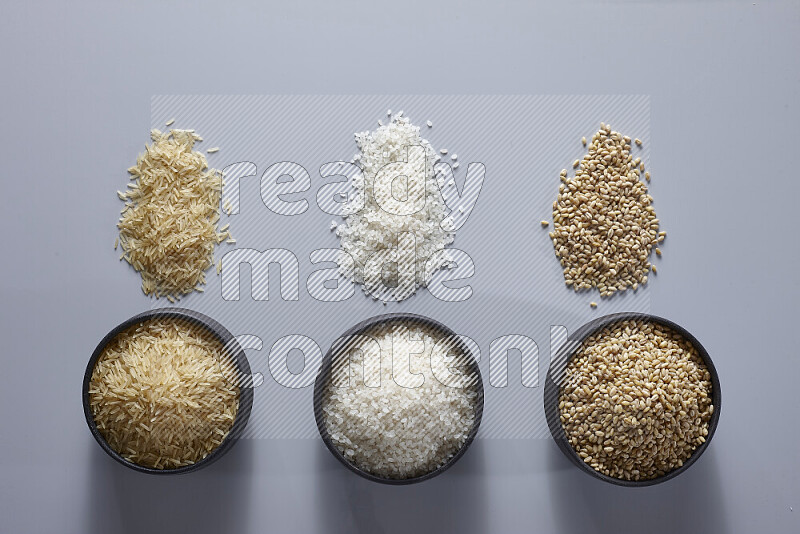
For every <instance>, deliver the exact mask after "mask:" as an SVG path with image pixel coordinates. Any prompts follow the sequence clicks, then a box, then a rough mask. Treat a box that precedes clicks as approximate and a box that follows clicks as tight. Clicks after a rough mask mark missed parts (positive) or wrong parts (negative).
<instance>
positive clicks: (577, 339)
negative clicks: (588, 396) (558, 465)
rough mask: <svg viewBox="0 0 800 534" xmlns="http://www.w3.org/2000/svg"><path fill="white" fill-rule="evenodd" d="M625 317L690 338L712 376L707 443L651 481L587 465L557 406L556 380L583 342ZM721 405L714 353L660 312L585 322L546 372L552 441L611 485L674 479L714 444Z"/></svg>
mask: <svg viewBox="0 0 800 534" xmlns="http://www.w3.org/2000/svg"><path fill="white" fill-rule="evenodd" d="M626 320H642V321H650V322H653V323H656V324H660V325H662V326H666V327H668V328H671V329H672V330H674V331H675V332H677V333H678V334H680V335H681V336H683V337H684V338H685V339H686V340H687V341H689V342H690V343H691V344H692V345H693V346H694V347H695V348H696V349H697V352H698V355H699V356H700V358H701V359H702V360H703V363H704V364H705V365H706V368H707V369H708V372H709V375H710V376H711V400H712V402H713V403H714V413H712V414H711V419H710V420H709V422H708V435H707V436H706V440H705V442H704V443H702V444H700V446H698V447H697V448H695V450H694V451H693V452H692V455H691V456H690V457H689V458H687V459H686V461H684V462H683V465H681V466H680V467H678V468H676V469H673V470H672V471H670V472H668V473H666V474H664V475H662V476H660V477H656V478H651V479H648V480H623V479H620V478H615V477H611V476H608V475H605V474H603V473H600V472H599V471H596V470H595V469H594V468H592V467H591V466H589V465H587V464H586V462H584V461H583V460H581V458H580V456H578V453H577V452H576V451H575V449H574V448H573V447H572V445H570V443H569V442H568V441H567V437H566V433H565V432H564V428H563V426H562V424H561V417H560V413H559V409H558V399H559V396H560V386H557V385H556V384H557V380H558V381H560V379H561V378H563V372H564V370H565V369H566V367H567V364H568V363H569V362H570V360H572V358H573V357H574V356H575V353H576V351H577V349H578V348H579V347H580V346H581V344H582V343H583V342H584V341H585V340H586V339H587V338H588V337H590V336H591V335H592V334H594V333H596V332H599V331H600V330H602V329H604V328H606V327H608V326H610V325H612V324H616V323H619V322H622V321H626ZM555 373H558V376H554V374H555ZM721 408H722V391H721V388H720V382H719V375H718V373H717V369H716V367H715V366H714V362H713V361H712V360H711V356H710V355H709V354H708V351H707V350H706V349H705V347H703V345H702V344H701V343H700V341H698V340H697V338H696V337H695V336H694V335H692V333H691V332H689V331H688V330H686V329H685V328H684V327H682V326H681V325H679V324H677V323H675V322H673V321H670V320H669V319H665V318H663V317H659V316H657V315H652V314H649V313H641V312H621V313H612V314H609V315H603V316H602V317H597V318H595V319H592V320H591V321H589V322H587V323H585V324H584V325H583V326H581V327H580V328H578V330H576V331H575V333H574V334H572V335H570V336H568V339H567V340H566V341H565V342H564V344H563V345H562V346H561V347H560V348H559V349H558V350H557V351H556V355H555V357H551V358H550V366H549V368H548V371H547V376H546V379H545V389H544V409H545V417H546V419H547V426H548V427H549V429H550V434H551V436H552V437H553V440H554V441H555V442H556V445H558V448H559V449H560V450H561V452H562V453H564V455H565V456H566V457H567V458H569V459H570V461H572V463H574V464H575V465H576V466H578V467H579V468H580V469H581V471H583V472H584V473H587V474H589V475H591V476H593V477H594V478H598V479H600V480H603V481H605V482H608V483H610V484H615V485H618V486H625V487H645V486H653V485H655V484H661V483H662V482H666V481H667V480H671V479H673V478H675V477H677V476H678V475H680V474H681V473H683V472H684V471H686V470H687V469H689V467H691V466H692V464H694V463H695V462H696V461H697V459H698V458H699V457H700V456H701V455H702V454H703V453H704V452H705V450H706V449H707V448H708V444H709V443H711V438H713V437H714V433H715V432H716V430H717V425H718V424H719V417H720V411H721Z"/></svg>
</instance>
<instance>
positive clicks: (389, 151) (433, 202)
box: [336, 112, 455, 301]
mask: <svg viewBox="0 0 800 534" xmlns="http://www.w3.org/2000/svg"><path fill="white" fill-rule="evenodd" d="M419 130H420V129H419V127H418V126H414V125H413V124H411V122H410V121H409V119H408V118H407V117H404V116H403V115H402V112H399V113H397V114H396V115H394V117H393V118H392V119H391V121H390V122H389V123H388V124H385V125H382V126H380V127H379V128H378V129H377V130H375V131H374V132H370V131H367V132H362V133H356V134H355V139H356V145H357V146H358V148H359V150H360V152H359V154H357V155H356V157H355V158H354V161H355V162H357V163H358V164H359V165H360V166H361V168H362V170H363V183H362V181H360V180H357V179H355V178H353V179H351V185H352V186H353V187H354V188H355V190H356V194H355V195H354V198H351V199H350V200H349V202H348V203H347V205H346V206H345V224H342V225H339V226H338V227H337V228H336V235H337V236H339V239H340V245H341V254H342V255H343V256H344V255H349V256H350V257H352V259H353V260H355V263H356V268H355V269H354V270H353V269H350V268H348V267H349V266H350V265H352V262H350V261H348V260H349V258H347V257H343V258H341V259H340V261H339V265H340V269H341V272H342V274H344V275H345V276H352V277H353V278H354V279H355V281H356V282H357V283H359V284H365V281H366V283H367V284H368V285H375V284H374V281H380V280H381V278H380V277H381V272H380V270H381V269H380V265H378V266H374V265H373V266H371V267H370V268H369V269H366V267H367V261H368V260H369V258H370V257H371V256H372V255H373V254H375V253H376V252H378V251H381V250H385V249H389V248H393V247H395V246H397V247H398V248H399V250H398V254H397V257H398V258H401V259H400V261H399V262H398V263H403V262H404V261H406V259H408V261H414V262H415V264H414V265H411V266H410V269H409V270H415V271H416V274H415V277H414V280H411V281H410V283H403V281H399V280H398V279H397V278H398V276H397V271H394V270H389V272H387V273H386V274H387V280H386V282H387V284H386V286H387V287H390V288H392V287H393V290H392V291H390V292H389V293H390V296H389V297H388V298H387V299H386V300H389V299H391V300H398V301H399V300H404V299H406V298H408V297H410V296H411V295H413V294H414V293H415V292H416V290H417V288H419V287H420V286H426V285H427V284H428V282H429V280H430V278H431V276H432V275H433V273H434V272H436V271H437V270H438V269H440V268H442V267H445V266H447V265H449V264H450V261H451V260H452V258H451V257H450V256H449V254H447V252H445V251H444V248H445V247H446V246H447V245H449V244H450V243H452V242H453V239H454V237H455V232H452V231H448V230H445V229H444V228H442V221H443V220H444V219H445V217H446V215H447V207H446V205H445V203H444V201H443V199H442V196H441V193H440V191H439V188H438V186H437V183H436V179H435V177H434V170H433V166H434V164H435V163H436V162H437V161H438V160H439V159H440V156H438V155H437V154H436V151H435V150H434V149H433V147H432V146H431V145H430V143H429V142H428V141H426V140H425V139H422V138H421V137H420V133H419ZM411 146H422V147H423V148H424V156H423V157H424V158H425V165H424V171H420V167H421V165H415V164H414V163H415V162H414V161H411V162H409V161H407V159H408V157H409V154H408V151H407V147H411ZM395 162H405V163H406V164H405V165H403V166H402V168H403V171H402V172H401V174H402V175H405V176H406V177H407V179H408V182H407V187H408V191H409V197H410V198H411V197H412V195H411V192H412V191H417V192H419V191H420V190H424V195H425V206H424V208H423V209H421V210H420V211H418V212H416V213H413V214H410V215H400V214H395V213H389V212H387V211H386V210H384V209H382V208H381V206H380V205H379V203H378V201H376V198H377V199H378V200H388V199H390V198H391V197H392V190H391V184H385V183H382V184H380V187H378V188H377V189H376V188H374V187H373V183H374V180H375V176H376V174H377V173H378V172H379V171H380V170H381V169H382V168H383V167H384V166H385V165H387V164H389V163H395ZM401 233H409V234H411V235H413V236H414V238H415V241H416V250H406V248H407V249H410V248H411V247H410V246H406V245H405V244H404V243H403V242H399V240H398V237H399V236H400V234H401ZM439 251H441V252H439ZM415 253H416V256H414V254H415ZM432 257H433V258H432ZM414 258H415V259H414ZM429 259H430V263H429V264H428V266H427V269H426V262H427V261H428V260H429ZM406 267H408V265H406ZM365 269H366V270H365ZM370 282H373V283H372V284H370ZM370 293H372V295H373V297H375V298H378V295H377V290H376V288H375V287H370Z"/></svg>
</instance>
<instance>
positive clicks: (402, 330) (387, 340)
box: [314, 313, 484, 485]
mask: <svg viewBox="0 0 800 534" xmlns="http://www.w3.org/2000/svg"><path fill="white" fill-rule="evenodd" d="M483 403H484V392H483V380H482V378H481V373H480V369H479V368H478V363H477V361H476V360H475V357H474V355H473V354H472V352H471V351H470V350H469V347H468V346H467V345H466V343H464V341H463V339H462V338H460V337H459V336H458V335H456V334H455V332H453V331H452V330H451V329H449V328H448V327H446V326H444V325H443V324H441V323H439V322H437V321H435V320H433V319H430V318H428V317H424V316H421V315H413V314H407V313H392V314H385V315H380V316H377V317H373V318H371V319H367V320H366V321H363V322H361V323H359V324H357V325H355V326H354V327H352V328H350V329H349V330H348V331H347V332H345V333H344V334H343V335H342V336H340V337H339V338H338V339H337V340H336V341H335V342H334V343H333V344H332V346H331V349H330V350H329V351H328V353H327V354H326V355H325V358H324V359H323V362H322V366H321V369H320V372H319V374H318V375H317V379H316V383H315V385H314V417H315V419H316V422H317V428H318V430H319V433H320V436H321V437H322V440H323V442H324V443H325V445H326V446H327V447H328V449H329V450H330V452H331V453H332V454H333V455H334V456H335V457H336V458H337V459H338V460H339V461H340V462H342V463H343V464H344V465H345V466H346V467H347V468H348V469H350V470H351V471H353V472H354V473H357V474H358V475H360V476H362V477H364V478H367V479H369V480H372V481H374V482H381V483H385V484H394V485H401V484H412V483H416V482H422V481H424V480H428V479H430V478H433V477H435V476H437V475H439V474H441V473H443V472H444V471H446V470H447V469H449V468H450V467H451V466H452V465H453V464H455V463H456V462H457V461H458V460H459V459H460V458H461V457H462V456H463V455H464V453H465V452H466V451H467V449H468V448H469V446H470V444H471V443H472V441H473V440H474V439H475V436H476V434H477V433H478V428H479V427H480V424H481V419H482V417H483Z"/></svg>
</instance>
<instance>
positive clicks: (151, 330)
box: [89, 318, 239, 469]
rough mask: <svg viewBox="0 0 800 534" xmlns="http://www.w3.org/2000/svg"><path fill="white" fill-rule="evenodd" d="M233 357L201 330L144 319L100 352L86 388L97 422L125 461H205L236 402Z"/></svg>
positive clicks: (159, 464) (173, 464) (163, 464)
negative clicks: (87, 388)
mask: <svg viewBox="0 0 800 534" xmlns="http://www.w3.org/2000/svg"><path fill="white" fill-rule="evenodd" d="M235 377H236V375H235V365H234V363H233V359H232V358H231V357H230V356H228V355H227V353H226V352H225V351H224V350H223V346H222V343H221V342H220V341H219V340H218V339H216V338H215V337H214V336H212V335H211V334H210V333H209V332H208V331H206V330H205V329H204V328H201V327H198V326H195V325H192V324H190V323H188V322H186V321H183V320H180V319H171V318H157V319H150V320H147V321H144V322H142V323H139V324H137V325H135V326H132V327H131V328H129V329H128V330H126V331H124V332H121V333H120V334H119V335H117V336H116V338H115V339H113V340H112V341H111V342H110V343H109V344H108V345H107V346H106V348H105V349H104V351H103V353H102V354H101V356H100V358H99V359H98V360H97V363H96V365H95V368H94V371H93V374H92V379H91V383H90V386H89V403H90V407H91V411H92V414H93V416H94V420H95V423H96V424H97V428H98V430H99V431H100V433H101V434H102V435H103V437H104V438H105V440H106V441H107V442H108V444H109V445H110V446H111V448H113V449H114V450H115V451H117V452H118V453H119V454H120V455H121V456H123V457H124V458H126V459H127V460H130V461H131V462H134V463H137V464H139V465H143V466H146V467H152V468H156V469H174V468H177V467H182V466H185V465H190V464H193V463H195V462H197V461H199V460H202V459H203V458H205V457H206V456H207V455H208V454H209V453H210V452H211V451H213V450H214V449H215V448H216V447H218V446H219V445H220V444H221V443H222V441H223V440H224V439H225V437H226V436H227V435H228V433H229V432H230V430H231V428H232V426H233V422H234V419H235V418H236V412H237V409H238V406H239V388H238V387H237V385H236V383H237V381H236V379H235Z"/></svg>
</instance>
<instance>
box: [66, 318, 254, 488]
mask: <svg viewBox="0 0 800 534" xmlns="http://www.w3.org/2000/svg"><path fill="white" fill-rule="evenodd" d="M156 318H174V319H181V320H184V321H186V322H188V323H190V324H192V325H196V326H199V327H201V328H204V329H205V330H206V331H207V332H209V333H210V334H212V335H213V336H214V337H216V338H217V339H219V341H220V342H221V343H222V344H223V346H224V347H228V350H230V351H231V353H232V355H233V358H234V361H235V362H236V367H237V370H238V372H239V375H240V376H241V377H243V379H242V380H241V382H242V384H240V385H239V406H238V408H237V410H236V417H235V419H234V421H233V426H232V427H231V430H230V431H229V432H228V435H227V436H225V439H224V440H222V443H221V444H220V445H219V446H217V447H216V448H215V449H214V450H212V451H211V452H210V453H208V455H206V456H205V457H204V458H202V459H201V460H198V461H197V462H195V463H193V464H190V465H185V466H182V467H177V468H174V469H156V468H153V467H147V466H144V465H139V464H137V463H135V462H132V461H130V460H128V459H126V458H124V457H123V456H122V455H120V454H119V453H118V452H117V451H115V450H114V449H113V448H112V447H111V446H110V445H109V444H108V442H107V441H106V439H105V438H104V437H103V435H102V434H101V433H100V431H99V430H98V428H97V424H96V422H95V420H94V415H93V414H92V411H91V407H90V402H89V385H90V383H91V380H92V374H93V373H94V367H95V365H96V364H97V361H98V359H99V358H100V356H101V355H102V353H103V350H104V349H105V347H106V346H107V345H108V344H109V343H110V342H111V341H112V340H113V339H114V338H115V337H116V336H117V335H118V334H119V333H121V332H123V331H125V330H127V329H128V328H130V327H132V326H134V325H135V324H137V323H141V322H144V321H147V320H150V319H156ZM248 377H251V370H250V363H249V362H248V361H247V356H246V355H245V352H244V349H243V348H242V346H241V345H240V344H239V342H238V341H237V340H236V338H235V337H234V335H233V334H231V333H230V331H228V330H227V329H226V328H225V327H224V326H222V325H221V324H220V323H218V322H217V321H215V320H214V319H212V318H210V317H208V316H207V315H204V314H202V313H200V312H196V311H194V310H189V309H186V308H157V309H153V310H148V311H145V312H141V313H138V314H136V315H134V316H132V317H130V318H128V319H126V320H125V321H123V322H121V323H120V324H118V325H117V326H115V327H114V328H112V329H111V331H109V332H108V333H107V334H106V335H105V336H104V337H103V339H102V340H101V341H100V343H98V344H97V347H96V348H95V349H94V352H92V356H91V357H90V358H89V363H88V364H87V365H86V372H85V373H84V376H83V388H82V391H81V394H82V401H83V414H84V417H85V418H86V424H87V425H88V426H89V430H90V431H91V433H92V436H94V439H95V440H96V441H97V443H98V444H100V447H102V449H103V450H104V451H105V452H106V453H107V454H108V455H109V456H111V457H112V458H113V459H114V460H116V461H117V462H119V463H121V464H122V465H124V466H125V467H128V468H130V469H133V470H135V471H139V472H142V473H148V474H153V475H178V474H183V473H190V472H192V471H197V470H198V469H202V468H203V467H207V466H209V465H211V464H212V463H213V462H215V461H216V460H218V459H219V458H220V457H222V456H223V455H224V454H225V453H226V452H228V451H229V450H230V448H231V447H232V446H233V444H234V443H235V442H236V440H237V439H238V438H239V437H240V436H241V434H242V432H243V431H244V428H245V427H246V426H247V422H248V420H249V419H250V413H251V411H252V408H253V388H252V386H251V385H249V384H250V383H248V382H246V380H247V379H248Z"/></svg>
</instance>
